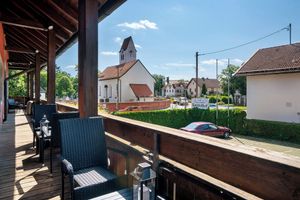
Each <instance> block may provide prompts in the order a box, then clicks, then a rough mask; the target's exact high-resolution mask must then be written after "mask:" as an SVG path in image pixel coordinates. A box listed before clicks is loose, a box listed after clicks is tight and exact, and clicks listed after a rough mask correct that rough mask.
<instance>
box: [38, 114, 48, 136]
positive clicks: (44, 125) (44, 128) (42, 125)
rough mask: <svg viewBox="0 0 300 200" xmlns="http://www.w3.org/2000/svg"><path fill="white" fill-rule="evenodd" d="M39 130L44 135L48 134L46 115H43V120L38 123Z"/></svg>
mask: <svg viewBox="0 0 300 200" xmlns="http://www.w3.org/2000/svg"><path fill="white" fill-rule="evenodd" d="M40 130H41V131H44V132H45V133H48V130H49V121H48V120H47V117H46V115H44V116H43V118H42V119H41V121H40Z"/></svg>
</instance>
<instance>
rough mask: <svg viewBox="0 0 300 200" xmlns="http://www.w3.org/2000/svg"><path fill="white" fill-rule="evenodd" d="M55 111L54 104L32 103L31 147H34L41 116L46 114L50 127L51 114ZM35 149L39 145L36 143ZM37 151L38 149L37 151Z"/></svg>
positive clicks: (38, 133)
mask: <svg viewBox="0 0 300 200" xmlns="http://www.w3.org/2000/svg"><path fill="white" fill-rule="evenodd" d="M53 113H56V105H55V104H48V105H39V104H36V103H35V104H34V105H33V116H32V119H31V122H32V128H33V142H32V147H33V148H34V147H35V143H36V141H38V140H36V138H37V135H40V133H41V131H40V121H41V119H42V118H43V116H44V115H46V117H47V119H48V120H49V121H50V124H49V126H50V128H51V125H52V114H53ZM36 147H37V150H38V148H39V145H36ZM37 152H38V151H37Z"/></svg>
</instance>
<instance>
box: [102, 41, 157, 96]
mask: <svg viewBox="0 0 300 200" xmlns="http://www.w3.org/2000/svg"><path fill="white" fill-rule="evenodd" d="M119 54H120V64H119V65H115V66H110V67H107V68H106V69H105V70H104V71H103V72H102V73H100V74H99V82H98V96H99V101H100V102H117V100H118V98H119V102H128V101H153V100H154V97H153V94H154V82H155V80H154V78H153V77H152V75H151V74H150V73H149V71H148V70H147V69H146V67H145V66H144V65H143V63H142V62H141V61H140V60H137V59H136V49H135V47H134V43H133V40H132V38H131V37H128V38H126V39H125V40H124V41H123V44H122V46H121V49H120V52H119Z"/></svg>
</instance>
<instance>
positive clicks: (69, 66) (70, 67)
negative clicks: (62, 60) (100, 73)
mask: <svg viewBox="0 0 300 200" xmlns="http://www.w3.org/2000/svg"><path fill="white" fill-rule="evenodd" d="M75 68H76V65H67V66H65V69H75Z"/></svg>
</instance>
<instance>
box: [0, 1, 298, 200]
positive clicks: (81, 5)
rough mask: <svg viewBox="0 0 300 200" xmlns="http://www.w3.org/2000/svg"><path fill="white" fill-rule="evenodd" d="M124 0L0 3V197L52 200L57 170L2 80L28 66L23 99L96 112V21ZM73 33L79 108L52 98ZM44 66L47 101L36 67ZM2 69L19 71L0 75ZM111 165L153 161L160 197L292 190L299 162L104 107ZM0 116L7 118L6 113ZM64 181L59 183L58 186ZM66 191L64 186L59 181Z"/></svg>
mask: <svg viewBox="0 0 300 200" xmlns="http://www.w3.org/2000/svg"><path fill="white" fill-rule="evenodd" d="M124 2H125V0H63V1H59V0H48V1H31V0H5V1H3V2H1V7H0V68H1V70H0V81H1V83H0V102H1V104H0V111H1V112H0V113H1V116H0V119H1V120H2V117H3V119H4V120H3V121H4V122H3V124H1V125H0V176H1V177H0V199H52V198H53V199H59V198H60V196H59V195H60V186H61V181H60V172H59V171H60V170H59V164H58V162H57V160H56V163H55V165H54V166H55V167H54V173H53V174H52V175H51V174H50V172H49V170H48V166H49V159H47V158H49V155H48V154H47V153H49V151H48V149H46V155H45V158H46V159H45V166H42V164H41V163H39V162H38V158H37V155H35V152H34V151H33V150H32V136H33V133H32V130H31V128H30V126H29V124H28V122H29V118H27V116H25V115H24V114H23V111H21V110H17V111H16V112H15V113H9V112H8V107H7V100H8V93H7V84H8V80H9V79H11V78H14V77H16V76H19V75H21V74H27V84H26V89H27V98H28V99H30V100H34V101H35V103H36V104H39V103H41V104H55V103H56V105H57V110H58V111H59V112H68V111H74V110H78V111H79V114H80V117H81V118H85V117H91V116H96V115H98V106H97V102H98V95H97V91H98V89H97V83H98V77H97V71H98V23H99V22H101V21H102V20H103V19H104V18H105V17H107V16H108V15H109V14H110V13H112V12H114V11H115V10H116V9H117V8H118V7H119V6H121V5H122V4H123V3H124ZM77 39H78V82H79V87H78V91H79V92H78V93H79V94H78V97H79V98H78V108H73V107H69V106H66V105H61V104H59V103H57V102H55V69H56V68H55V59H56V56H58V55H60V54H61V53H63V52H64V51H65V50H66V49H67V48H68V47H70V46H71V45H72V44H73V43H75V42H76V41H77ZM46 66H47V76H48V77H47V100H46V101H41V100H40V70H41V68H43V67H46ZM8 70H20V72H18V73H16V74H15V75H12V76H8V75H9V74H8ZM102 117H103V118H104V128H105V132H106V143H107V146H108V147H113V148H115V149H117V150H118V153H114V152H110V151H108V158H109V160H110V166H109V167H110V169H111V170H112V171H113V172H115V173H116V174H117V175H120V174H124V172H126V173H129V172H131V171H133V169H134V168H135V167H136V166H137V164H138V163H139V162H141V161H145V160H146V161H148V162H149V163H151V164H152V168H153V169H154V170H156V172H157V174H158V177H157V182H156V183H157V185H156V192H157V194H159V195H160V196H162V197H163V198H165V199H173V200H175V199H286V200H288V199H300V161H299V160H297V159H296V158H293V157H286V156H284V155H280V154H278V153H275V152H269V151H264V150H261V149H255V148H246V147H243V146H239V145H230V144H227V143H226V142H224V141H222V140H219V139H216V138H210V137H205V136H200V135H195V134H191V133H186V132H183V131H180V130H176V129H171V128H166V127H162V126H158V125H154V124H149V123H144V122H139V121H135V120H129V119H124V118H121V117H117V116H112V115H108V114H107V115H102ZM5 119H6V121H5ZM67 188H68V185H66V189H67ZM66 193H67V194H66V195H67V196H68V190H66Z"/></svg>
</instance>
